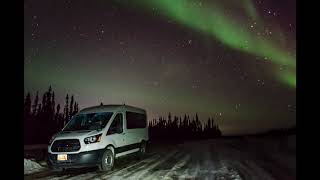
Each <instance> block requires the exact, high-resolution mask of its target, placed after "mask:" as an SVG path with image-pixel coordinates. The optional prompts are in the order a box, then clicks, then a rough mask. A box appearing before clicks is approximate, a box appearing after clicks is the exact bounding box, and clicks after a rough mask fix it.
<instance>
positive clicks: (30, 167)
mask: <svg viewBox="0 0 320 180" xmlns="http://www.w3.org/2000/svg"><path fill="white" fill-rule="evenodd" d="M43 169H44V168H43V167H42V166H41V165H40V164H38V163H36V162H34V161H32V160H29V159H24V174H31V173H35V172H39V171H42V170H43Z"/></svg>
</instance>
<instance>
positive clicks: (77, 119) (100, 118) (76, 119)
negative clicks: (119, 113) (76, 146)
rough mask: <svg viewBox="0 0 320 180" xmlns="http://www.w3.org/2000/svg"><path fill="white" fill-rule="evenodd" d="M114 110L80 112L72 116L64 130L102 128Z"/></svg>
mask: <svg viewBox="0 0 320 180" xmlns="http://www.w3.org/2000/svg"><path fill="white" fill-rule="evenodd" d="M112 114H113V113H112V112H103V113H88V114H78V115H75V116H73V117H72V118H71V120H70V122H69V123H68V124H67V126H66V127H65V128H64V129H63V131H82V130H100V129H103V128H104V127H105V126H106V125H107V123H108V122H109V120H110V118H111V116H112Z"/></svg>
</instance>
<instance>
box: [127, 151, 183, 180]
mask: <svg viewBox="0 0 320 180" xmlns="http://www.w3.org/2000/svg"><path fill="white" fill-rule="evenodd" d="M177 153H178V151H177V150H175V151H171V152H170V153H169V154H167V155H166V156H165V157H163V158H161V160H160V161H153V162H151V163H150V164H147V165H145V166H143V167H140V168H139V169H138V171H135V172H131V173H129V174H125V175H124V176H123V178H124V179H128V178H129V179H141V178H142V177H144V176H146V175H147V174H148V172H149V171H150V170H152V169H153V168H155V167H157V166H159V165H160V164H163V163H165V162H166V161H167V160H168V159H169V158H171V157H172V156H174V155H175V154H177Z"/></svg>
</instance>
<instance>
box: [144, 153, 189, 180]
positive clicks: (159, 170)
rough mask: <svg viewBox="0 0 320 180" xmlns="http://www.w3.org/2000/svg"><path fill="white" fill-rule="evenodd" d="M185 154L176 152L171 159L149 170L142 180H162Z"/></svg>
mask: <svg viewBox="0 0 320 180" xmlns="http://www.w3.org/2000/svg"><path fill="white" fill-rule="evenodd" d="M185 156H186V154H185V153H181V152H178V153H177V154H175V155H174V156H173V157H172V158H170V159H169V160H167V161H166V162H165V163H162V164H159V165H158V166H156V167H154V168H153V169H150V171H149V173H148V174H146V175H145V176H144V177H142V178H143V179H148V178H152V179H155V178H156V177H158V178H160V179H163V177H164V176H165V175H166V174H167V173H168V172H170V171H171V170H172V168H173V167H174V166H176V165H177V163H178V162H179V161H181V159H183V157H185Z"/></svg>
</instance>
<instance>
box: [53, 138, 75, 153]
mask: <svg viewBox="0 0 320 180" xmlns="http://www.w3.org/2000/svg"><path fill="white" fill-rule="evenodd" d="M79 149H80V141H79V140H78V139H61V140H56V141H54V142H53V144H52V146H51V151H52V152H75V151H78V150H79Z"/></svg>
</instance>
